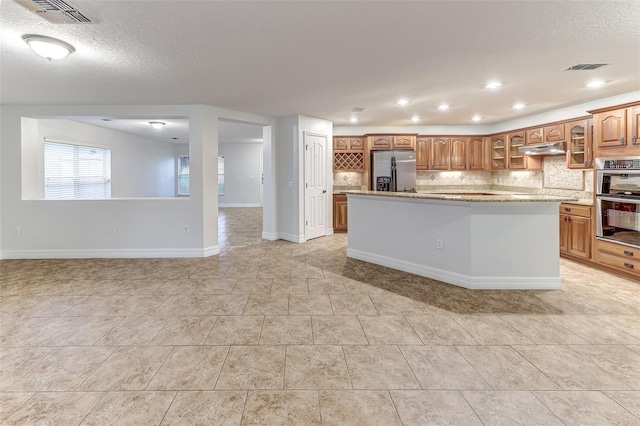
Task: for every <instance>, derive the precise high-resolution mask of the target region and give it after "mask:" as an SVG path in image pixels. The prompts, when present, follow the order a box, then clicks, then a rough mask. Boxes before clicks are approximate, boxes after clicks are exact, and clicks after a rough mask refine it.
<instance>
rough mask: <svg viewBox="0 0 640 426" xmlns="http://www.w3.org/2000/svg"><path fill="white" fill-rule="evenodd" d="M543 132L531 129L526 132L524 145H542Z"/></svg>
mask: <svg viewBox="0 0 640 426" xmlns="http://www.w3.org/2000/svg"><path fill="white" fill-rule="evenodd" d="M543 135H544V131H543V129H531V130H527V135H526V136H527V137H526V141H525V143H526V144H527V145H531V144H534V143H544V138H543Z"/></svg>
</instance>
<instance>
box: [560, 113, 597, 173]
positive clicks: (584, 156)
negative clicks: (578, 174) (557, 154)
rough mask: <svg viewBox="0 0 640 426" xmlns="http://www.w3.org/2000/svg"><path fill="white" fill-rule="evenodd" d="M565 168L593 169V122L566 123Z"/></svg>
mask: <svg viewBox="0 0 640 426" xmlns="http://www.w3.org/2000/svg"><path fill="white" fill-rule="evenodd" d="M566 134H567V167H568V168H570V169H586V168H591V167H593V120H581V121H574V122H572V123H567V131H566Z"/></svg>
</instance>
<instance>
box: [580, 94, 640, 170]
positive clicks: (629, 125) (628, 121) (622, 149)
mask: <svg viewBox="0 0 640 426" xmlns="http://www.w3.org/2000/svg"><path fill="white" fill-rule="evenodd" d="M589 112H591V113H593V114H594V116H593V145H594V156H595V157H617V156H637V155H640V135H638V130H639V128H640V102H634V103H631V104H625V105H620V106H619V107H614V108H610V109H606V110H594V111H589Z"/></svg>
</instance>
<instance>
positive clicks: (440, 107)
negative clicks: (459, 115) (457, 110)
mask: <svg viewBox="0 0 640 426" xmlns="http://www.w3.org/2000/svg"><path fill="white" fill-rule="evenodd" d="M438 109H439V110H440V111H446V110H448V109H449V105H447V104H442V105H440V106H439V107H438Z"/></svg>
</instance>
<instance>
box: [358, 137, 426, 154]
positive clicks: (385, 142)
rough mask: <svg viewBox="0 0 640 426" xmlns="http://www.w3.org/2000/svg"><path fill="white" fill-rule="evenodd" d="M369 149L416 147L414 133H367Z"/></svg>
mask: <svg viewBox="0 0 640 426" xmlns="http://www.w3.org/2000/svg"><path fill="white" fill-rule="evenodd" d="M367 138H368V140H369V149H370V150H374V151H375V150H379V149H381V150H383V149H416V135H367Z"/></svg>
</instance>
